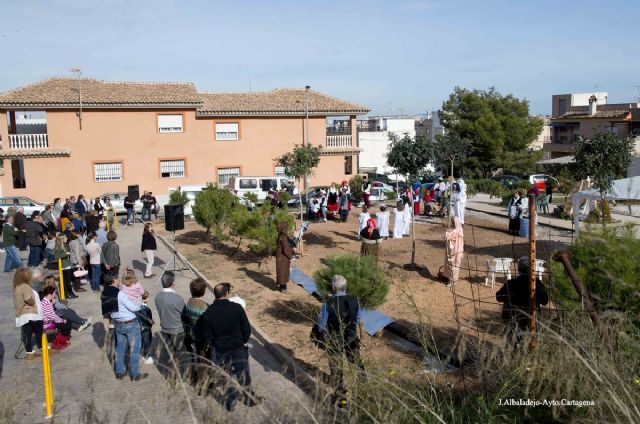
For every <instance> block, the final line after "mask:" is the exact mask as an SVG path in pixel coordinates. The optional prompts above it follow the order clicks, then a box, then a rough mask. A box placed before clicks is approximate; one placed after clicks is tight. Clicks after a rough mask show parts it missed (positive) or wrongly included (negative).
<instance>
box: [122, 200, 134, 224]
mask: <svg viewBox="0 0 640 424" xmlns="http://www.w3.org/2000/svg"><path fill="white" fill-rule="evenodd" d="M134 206H135V200H133V198H132V197H129V196H128V195H127V196H125V198H124V208H125V210H126V211H127V222H126V224H125V225H133V215H134V214H133V212H134V211H133V207H134Z"/></svg>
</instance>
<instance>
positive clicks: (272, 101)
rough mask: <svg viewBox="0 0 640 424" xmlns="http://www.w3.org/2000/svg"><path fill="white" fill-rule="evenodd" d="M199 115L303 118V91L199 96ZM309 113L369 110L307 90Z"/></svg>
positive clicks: (350, 112) (202, 94)
mask: <svg viewBox="0 0 640 424" xmlns="http://www.w3.org/2000/svg"><path fill="white" fill-rule="evenodd" d="M200 98H201V99H202V103H203V104H202V107H201V108H200V109H199V110H198V114H200V115H297V116H300V115H304V114H305V90H304V89H292V88H279V89H275V90H272V91H267V92H256V93H200ZM308 102H309V114H312V115H320V114H328V113H331V114H345V115H348V114H362V113H367V112H368V111H369V110H368V109H367V108H366V107H364V106H360V105H357V104H355V103H350V102H346V101H344V100H340V99H337V98H335V97H332V96H328V95H326V94H322V93H318V92H316V91H309V94H308Z"/></svg>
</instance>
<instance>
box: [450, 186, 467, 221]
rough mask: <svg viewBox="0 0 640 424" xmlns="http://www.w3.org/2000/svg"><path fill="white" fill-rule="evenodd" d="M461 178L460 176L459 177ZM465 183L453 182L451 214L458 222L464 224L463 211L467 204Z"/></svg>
mask: <svg viewBox="0 0 640 424" xmlns="http://www.w3.org/2000/svg"><path fill="white" fill-rule="evenodd" d="M460 180H462V178H460ZM466 188H467V185H466V184H464V181H462V184H460V182H458V183H455V184H453V194H452V197H453V199H452V200H453V216H455V217H457V218H459V219H460V224H462V225H464V212H465V208H466V205H467V191H466Z"/></svg>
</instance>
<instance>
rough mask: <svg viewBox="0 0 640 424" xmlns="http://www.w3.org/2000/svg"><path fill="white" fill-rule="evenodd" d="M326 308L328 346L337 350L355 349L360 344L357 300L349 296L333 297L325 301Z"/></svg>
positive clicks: (358, 305)
mask: <svg viewBox="0 0 640 424" xmlns="http://www.w3.org/2000/svg"><path fill="white" fill-rule="evenodd" d="M327 306H328V308H327V310H328V318H327V332H328V333H329V337H328V340H327V343H328V345H329V346H330V347H332V348H334V349H337V350H343V349H347V348H349V349H355V348H357V347H358V346H359V342H360V340H359V339H358V321H357V317H358V309H360V304H359V303H358V300H357V299H356V298H355V297H353V296H349V295H344V296H333V297H331V299H329V300H328V301H327ZM325 339H326V338H325Z"/></svg>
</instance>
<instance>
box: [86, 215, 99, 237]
mask: <svg viewBox="0 0 640 424" xmlns="http://www.w3.org/2000/svg"><path fill="white" fill-rule="evenodd" d="M98 224H100V217H99V216H95V215H87V233H94V232H96V231H97V230H98Z"/></svg>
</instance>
